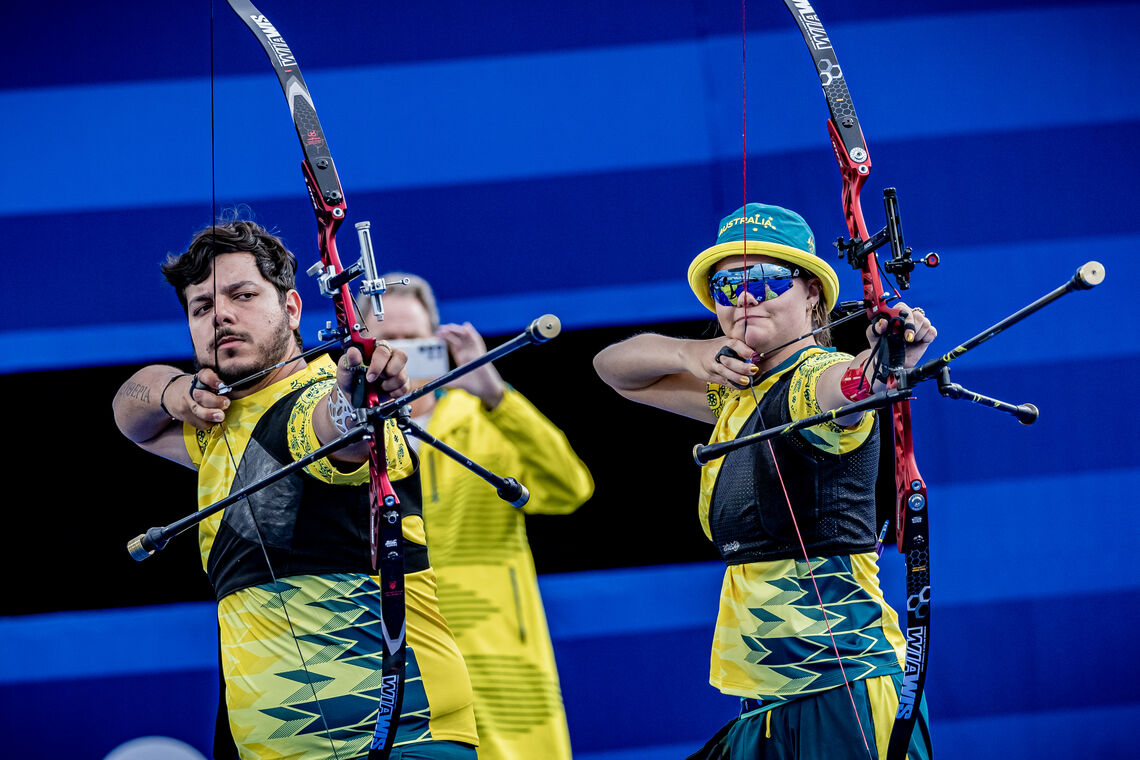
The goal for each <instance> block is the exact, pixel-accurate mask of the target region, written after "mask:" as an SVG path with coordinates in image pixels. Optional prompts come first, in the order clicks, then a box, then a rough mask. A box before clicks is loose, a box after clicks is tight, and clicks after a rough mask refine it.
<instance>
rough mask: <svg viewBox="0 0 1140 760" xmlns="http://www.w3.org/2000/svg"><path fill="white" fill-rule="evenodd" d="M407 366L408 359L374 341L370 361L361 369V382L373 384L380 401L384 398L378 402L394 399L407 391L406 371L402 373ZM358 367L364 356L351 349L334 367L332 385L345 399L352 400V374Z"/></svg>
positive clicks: (353, 377)
mask: <svg viewBox="0 0 1140 760" xmlns="http://www.w3.org/2000/svg"><path fill="white" fill-rule="evenodd" d="M407 363H408V355H407V354H405V353H404V352H403V351H401V350H399V349H396V348H392V347H391V346H389V345H388V344H387V343H385V342H384V341H382V340H378V341H376V349H375V350H374V351H373V352H372V361H370V362H369V363H368V366H367V367H366V368H365V375H364V379H365V380H366V381H367V382H369V383H375V384H376V388H377V390H378V391H379V393H380V395H381V397H385V398H381V401H384V400H387V399H393V398H397V397H399V396H402V395H404V394H405V393H407V392H408V391H409V390H410V389H411V386H410V385H409V384H408V371H407V369H405V365H406V364H407ZM362 366H364V356H363V355H362V354H361V353H360V349H359V348H356V347H355V346H353V347H351V348H349V349H348V350H347V351H345V352H344V355H343V356H341V357H340V361H339V362H337V364H336V384H337V385H338V386H340V389H341V391H343V392H344V395H345V396H346V397H347V398H350V399H351V398H352V385H353V382H354V380H355V376H356V371H357V368H358V367H362Z"/></svg>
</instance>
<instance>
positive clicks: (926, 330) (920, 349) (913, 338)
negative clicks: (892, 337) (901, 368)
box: [867, 301, 938, 369]
mask: <svg viewBox="0 0 1140 760" xmlns="http://www.w3.org/2000/svg"><path fill="white" fill-rule="evenodd" d="M894 308H895V309H897V310H898V315H899V318H900V319H901V320H902V324H901V325H895V328H896V329H898V330H899V331H900V332H901V333H902V336H903V345H904V346H905V347H906V361H905V364H906V368H907V369H910V368H911V367H913V366H915V365H916V364H918V360H919V359H921V358H922V355H923V354H924V353H926V349H927V348H929V347H930V344H931V342H933V340H934V339H935V338H937V337H938V330H936V329H935V328H934V325H933V324H932V323H931V322H930V320H929V319H928V318H927V316H926V313H925V312H924V311H923V310H922V309H921V308H919V307H917V306H916V307H914V308H911V307H910V306H907V305H906V304H905V303H902V302H901V301H900V302H899V303H897V304H895V306H894ZM890 329H892V325H891V322H890V321H888V320H887V319H885V318H880V319H878V320H876V321H875V322H873V323H871V326H870V327H868V328H867V342H868V343H870V344H871V345H872V346H873V345H875V342H876V341H877V340H878V339H879V337H880V336H882V335H884V334H885V333H886V332H887V331H888V330H890Z"/></svg>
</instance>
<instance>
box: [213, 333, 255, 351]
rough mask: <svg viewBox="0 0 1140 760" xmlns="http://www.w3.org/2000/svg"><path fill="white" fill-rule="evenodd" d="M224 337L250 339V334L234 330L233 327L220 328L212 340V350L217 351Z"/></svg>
mask: <svg viewBox="0 0 1140 760" xmlns="http://www.w3.org/2000/svg"><path fill="white" fill-rule="evenodd" d="M223 338H238V339H240V340H244V341H248V340H249V335H247V334H246V333H243V332H239V331H237V330H234V329H232V328H231V329H226V328H222V329H219V330H218V331H217V332H216V333H215V334H214V339H213V340H212V341H210V351H216V350H217V348H218V343H219V342H220V341H221V340H222V339H223Z"/></svg>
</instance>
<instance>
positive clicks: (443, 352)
mask: <svg viewBox="0 0 1140 760" xmlns="http://www.w3.org/2000/svg"><path fill="white" fill-rule="evenodd" d="M388 344H389V345H391V346H392V348H398V349H400V350H401V351H403V352H404V353H406V354H407V355H408V377H409V378H411V379H412V380H434V379H435V378H437V377H439V376H440V375H442V374H443V373H444V372H447V370H448V369H449V367H448V361H447V344H446V343H445V342H444V341H443V338H412V339H410V340H390V341H388Z"/></svg>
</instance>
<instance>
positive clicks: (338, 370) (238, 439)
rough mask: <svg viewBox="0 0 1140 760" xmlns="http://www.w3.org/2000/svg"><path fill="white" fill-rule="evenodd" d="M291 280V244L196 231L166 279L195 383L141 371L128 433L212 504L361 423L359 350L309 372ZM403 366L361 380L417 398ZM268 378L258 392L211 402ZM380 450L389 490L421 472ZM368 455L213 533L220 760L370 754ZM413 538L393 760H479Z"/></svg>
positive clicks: (354, 452)
mask: <svg viewBox="0 0 1140 760" xmlns="http://www.w3.org/2000/svg"><path fill="white" fill-rule="evenodd" d="M296 268H297V264H296V259H295V258H294V257H293V254H292V253H290V252H289V251H288V250H287V249H286V248H285V246H284V245H283V243H282V241H281V240H280V239H279V238H277V237H275V236H274V235H271V234H270V233H269V232H267V231H266V230H265V229H264V228H262V227H260V226H259V225H257V224H254V223H253V222H249V221H233V222H228V223H224V224H219V225H217V226H213V227H208V228H206V229H204V230H202V231H200V232H198V233H197V234H196V235H195V236H194V239H193V241H192V242H191V244H190V246H189V248H188V249H187V250H186V252H184V253H181V254H179V255H176V256H175V255H170V256H168V257H167V260H166V262H165V263H164V264H163V266H162V271H163V274H164V275H165V277H166V280H167V282H169V283H170V284H171V285H172V286H173V287H174V289H175V291H176V293H177V294H178V298H179V300H180V301H181V303H182V306H183V308H184V309H185V311H186V316H187V320H188V323H189V327H190V337H191V342H192V344H193V349H194V357H195V362H196V364H197V366H198V367H199V371H198V372H197V374H196V375H194V376H191V375H187V374H185V373H182V372H180V371H179V370H178V369H176V368H174V367H170V366H163V365H152V366H148V367H144V368H143V369H141V370H139V371H138V372H137V373H135V374H134V376H132V377H131V379H130V380H128V381H127V382H126V383H125V384H124V385H123V387H122V388H121V389H120V390H119V392H118V394H117V395H116V397H115V400H114V412H115V421H116V423H117V424H118V426H119V429H120V430H121V431H122V432H123V434H124V435H126V436H127V437H128V438H129V439H131V440H132V441H134V442H135V443H137V444H138V445H139V446H141V447H142V448H143V449H146V450H147V451H150V452H152V453H154V454H158V455H159V456H162V457H165V458H167V459H170V460H172V461H175V462H178V463H179V464H183V465H185V466H187V467H191V468H194V469H196V470H197V471H198V502H199V506H200V507H205V506H208V505H210V504H212V503H214V502H216V501H218V500H220V499H222V498H224V497H225V496H226V495H227V494H229V493H230V492H231V491H232V490H237V489H240V488H242V487H243V486H245V485H248V484H250V483H253V482H254V481H256V480H258V479H259V478H260V477H262V476H264V475H266V474H268V473H269V472H272V471H273V470H276V469H278V468H280V467H281V466H283V465H285V464H288V463H289V462H291V461H295V460H296V459H299V458H301V457H303V456H305V455H306V454H308V453H309V452H311V451H313V450H315V449H317V448H319V447H320V446H322V445H324V444H327V443H329V442H331V441H333V440H334V439H335V438H337V437H338V436H340V435H342V434H344V433H345V432H347V431H348V430H349V429H350V428H352V427H354V426H355V424H356V418H355V415H354V409H353V407H352V402H351V400H350V399H351V395H352V394H351V388H352V384H353V378H354V372H355V370H354V368H355V367H357V366H358V365H360V364H361V363H362V356H361V353H360V351H359V350H358V349H356V348H350V349H348V350H347V351H346V352H345V353H344V355H343V356H342V357H341V360H340V362H339V363H336V364H334V363H333V361H332V360H331V359H330V358H329V357H328V356H327V355H322V356H321V357H319V358H318V359H316V360H314V361H312V362H311V363H306V362H305V361H304V360H303V359H302V358H300V354H301V339H300V333H299V326H300V319H301V298H300V295H299V294H298V293H297V291H296V289H295V288H294V282H295V275H296ZM406 361H407V357H406V355H405V354H404V353H403V352H402V351H398V350H393V349H392V348H390V347H389V346H387V345H386V344H384V343H382V342H381V343H378V344H377V346H376V349H375V351H374V353H373V356H372V358H371V360H370V362H369V363H368V365H367V366H366V368H365V374H366V379H367V380H368V381H369V382H374V383H375V386H376V387H377V388H378V392H379V393H381V395H382V396H386V397H388V398H394V397H396V396H399V395H401V394H402V393H404V392H406V391H407V390H408V378H407V373H406V372H405V370H404V365H405V363H406ZM264 370H269V372H268V373H267V374H266V375H265V376H264V377H262V378H261V379H259V380H257V381H256V382H253V383H252V384H250V385H248V386H235V388H234V390H232V392H229V393H227V394H224V395H223V394H220V393H218V392H216V391H217V390H218V389H219V388H220V386H221V384H222V383H224V384H226V385H231V384H235V383H238V381H240V380H242V379H243V378H246V377H248V376H250V375H252V374H254V373H257V372H260V371H264ZM195 381H196V382H195ZM383 439H384V448H385V452H386V458H387V468H388V473H389V476H390V477H391V478H392V479H393V480H395V479H398V478H404V477H407V476H409V475H411V474H412V473H413V472H414V469H415V458H414V455H413V454H412V453H411V452H410V451H409V450H408V448H407V446H406V443H405V441H404V439H403V437H402V436H401V435H400V433H399V432H398V431H397V429H396V427H395V425H394V424H393V423H392V422H391V421H389V422H387V423H385V425H384V434H383ZM367 457H368V449H367V444H366V443H356V444H353V445H350V446H347V447H345V448H343V449H341V450H339V451H338V452H337V453H335V454H332V455H330V456H329V457H328V458H326V459H321V460H318V461H316V462H314V463H313V464H310V465H309V466H308V467H306V468H305V469H304V471H303V472H300V473H295V474H293V475H290V476H288V477H286V478H285V479H283V480H280V481H278V482H277V483H275V484H273V485H271V486H269V487H266V488H264V489H262V490H260V491H257V492H255V493H253V494H251V495H250V496H249V497H248V498H246V499H244V500H242V501H239V502H237V503H235V504H233V505H231V506H229V507H228V508H227V509H225V510H224V511H223V512H221V513H219V514H216V515H213V516H211V517H210V518H208V519H206V520H204V521H203V522H202V523H201V524H200V527H199V545H200V549H201V555H202V566H203V568H204V569H205V571H206V573H207V575H208V576H209V578H210V582H211V583H212V584H213V587H214V592H215V595H216V597H217V599H218V627H219V637H220V638H219V645H220V652H221V667H222V681H223V684H224V694H223V699H222V701H221V704H220V706H219V710H220V711H222V710H224V711H225V716H226V717H227V719H226V720H222V719H221V718H222V716H221V715H220V716H219V722H218V726H219V731H218V734H217V735H216V736H215V755H216V756H217V757H238V756H240V757H243V758H244V757H263V756H272V757H286V756H287V757H302V756H303V757H338V758H341V759H342V760H343V759H347V758H360V757H365V756H367V753H368V747H369V743H370V741H371V739H372V733H373V729H374V726H375V721H376V713H377V704H378V702H379V699H380V678H379V676H380V672H381V665H382V655H381V652H382V646H381V636H382V634H381V625H380V620H381V615H380V609H381V605H380V586H379V579H378V578H377V577H376V576H375V575H373V573H372V563H371V551H370V529H369V512H370V508H369V497H368V489H367V483H368V478H369V475H368V465H367ZM402 527H403V534H404V538H405V539H406V540H407V541H408V542H409V543H408V548H407V551H406V556H405V572H406V577H405V584H406V592H405V593H406V597H405V598H406V601H407V641H408V647H407V673H408V675H409V677H408V678H407V681H406V686H405V690H404V698H403V709H402V713H401V716H400V722H399V729H398V733H397V735H396V738H395V749H394V751H393V753H392V755H391V757H392V758H397V757H400V756H401V754H402V753H403V752H404V751H405V749H407V748H408V747H409V745H413V744H414V745H415V750H416V752H417V753H418V754H416V757H424V758H433V759H434V758H440V759H445V760H451V759H452V758H455V759H456V760H460V759H462V760H474V758H475V750H474V746H473V745H475V744H477V743H478V741H477V738H476V730H475V722H474V715H473V711H472V706H471V702H472V693H471V685H470V681H469V680H468V676H467V671H466V668H465V666H464V664H463V659H462V657H461V655H460V654H459V650H458V648H457V647H456V645H455V641H454V639H453V637H452V634H451V632H450V630H449V629H448V628H447V624H446V623H445V622H444V620H443V618H442V616H441V615H440V614H439V611H438V603H437V600H436V595H435V576H434V574H433V572H432V569H431V567H430V565H429V564H428V555H427V547H426V545H425V537H424V527H423V519H422V516H421V515H420V514H419V513H418V511H417V510H416V509H415V508H414V507H413V508H412V509H408V510H405V513H404V520H403V526H402ZM412 674H418V675H419V676H420V677H418V678H416V677H412ZM227 728H228V734H229V735H227ZM231 737H232V738H231Z"/></svg>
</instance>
